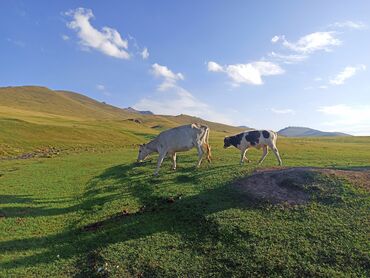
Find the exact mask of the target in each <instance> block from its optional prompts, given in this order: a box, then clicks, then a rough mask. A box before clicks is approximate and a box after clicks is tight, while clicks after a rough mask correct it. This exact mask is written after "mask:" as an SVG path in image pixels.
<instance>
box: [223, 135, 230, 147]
mask: <svg viewBox="0 0 370 278" xmlns="http://www.w3.org/2000/svg"><path fill="white" fill-rule="evenodd" d="M230 146H231V142H230V137H225V139H224V148H225V149H226V148H228V147H230Z"/></svg>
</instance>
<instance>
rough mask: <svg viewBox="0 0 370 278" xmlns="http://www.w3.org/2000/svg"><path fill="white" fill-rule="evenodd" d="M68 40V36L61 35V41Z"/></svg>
mask: <svg viewBox="0 0 370 278" xmlns="http://www.w3.org/2000/svg"><path fill="white" fill-rule="evenodd" d="M69 39H70V38H69V36H67V35H62V40H63V41H68V40H69Z"/></svg>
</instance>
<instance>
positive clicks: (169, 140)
mask: <svg viewBox="0 0 370 278" xmlns="http://www.w3.org/2000/svg"><path fill="white" fill-rule="evenodd" d="M200 133H201V128H200V127H198V126H197V125H194V124H189V125H183V126H179V127H175V128H171V129H168V130H165V131H163V132H161V133H160V134H159V135H158V137H157V140H158V143H159V144H160V145H162V146H163V147H164V148H166V149H168V150H169V151H173V152H177V151H186V150H189V149H191V148H193V147H194V146H195V143H196V141H197V138H198V137H199V134H200Z"/></svg>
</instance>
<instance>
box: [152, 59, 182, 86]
mask: <svg viewBox="0 0 370 278" xmlns="http://www.w3.org/2000/svg"><path fill="white" fill-rule="evenodd" d="M151 72H152V73H153V75H154V76H156V77H161V78H163V79H164V80H163V82H162V83H161V84H160V85H159V87H158V90H160V91H165V90H167V89H169V88H172V87H174V86H175V85H176V82H177V81H178V80H184V75H183V74H182V73H180V72H179V73H174V72H172V71H171V70H170V69H169V68H168V67H166V66H162V65H159V64H157V63H155V64H153V65H152V71H151Z"/></svg>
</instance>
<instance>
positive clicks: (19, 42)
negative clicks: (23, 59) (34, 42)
mask: <svg viewBox="0 0 370 278" xmlns="http://www.w3.org/2000/svg"><path fill="white" fill-rule="evenodd" d="M6 40H7V41H8V42H9V43H12V44H14V45H16V46H19V47H25V46H26V44H25V43H24V42H22V41H19V40H14V39H11V38H7V39H6Z"/></svg>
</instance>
